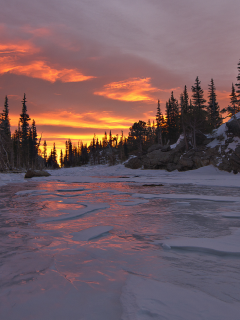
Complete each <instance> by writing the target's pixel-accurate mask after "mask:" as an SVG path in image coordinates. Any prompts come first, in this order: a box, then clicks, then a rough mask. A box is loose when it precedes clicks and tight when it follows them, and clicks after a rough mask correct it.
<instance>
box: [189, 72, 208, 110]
mask: <svg viewBox="0 0 240 320" xmlns="http://www.w3.org/2000/svg"><path fill="white" fill-rule="evenodd" d="M192 103H193V106H194V107H195V108H196V109H199V110H203V109H204V108H205V103H206V100H205V99H204V91H203V89H202V88H201V81H199V79H198V77H197V78H196V80H195V84H194V86H192Z"/></svg>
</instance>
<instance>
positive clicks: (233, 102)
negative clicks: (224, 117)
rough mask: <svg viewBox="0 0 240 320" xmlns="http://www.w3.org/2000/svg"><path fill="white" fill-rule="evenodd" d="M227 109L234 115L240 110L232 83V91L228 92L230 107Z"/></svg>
mask: <svg viewBox="0 0 240 320" xmlns="http://www.w3.org/2000/svg"><path fill="white" fill-rule="evenodd" d="M228 111H230V113H231V115H235V114H236V113H237V112H239V111H240V106H239V104H238V98H237V94H236V90H235V86H234V84H233V83H232V91H231V94H230V108H228Z"/></svg>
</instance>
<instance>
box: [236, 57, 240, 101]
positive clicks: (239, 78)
mask: <svg viewBox="0 0 240 320" xmlns="http://www.w3.org/2000/svg"><path fill="white" fill-rule="evenodd" d="M236 87H237V90H236V93H237V100H238V101H237V102H238V105H239V106H240V60H239V63H238V75H237V83H236Z"/></svg>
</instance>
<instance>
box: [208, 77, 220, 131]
mask: <svg viewBox="0 0 240 320" xmlns="http://www.w3.org/2000/svg"><path fill="white" fill-rule="evenodd" d="M208 87H209V89H208V98H209V100H208V106H207V111H208V123H209V126H210V129H216V128H217V127H218V126H219V125H220V124H221V123H222V118H221V116H220V113H219V112H220V109H219V105H218V102H217V95H216V87H215V85H214V81H213V79H211V83H210V84H209V85H208Z"/></svg>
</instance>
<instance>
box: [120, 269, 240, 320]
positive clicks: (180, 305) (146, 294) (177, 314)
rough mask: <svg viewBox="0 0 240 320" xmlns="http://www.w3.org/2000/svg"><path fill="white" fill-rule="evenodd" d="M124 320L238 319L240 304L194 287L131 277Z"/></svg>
mask: <svg viewBox="0 0 240 320" xmlns="http://www.w3.org/2000/svg"><path fill="white" fill-rule="evenodd" d="M121 300H122V304H123V316H122V320H148V319H149V320H150V319H165V320H175V319H176V320H226V319H231V320H238V319H239V312H240V308H239V304H234V303H226V302H223V301H221V300H218V299H216V298H214V297H212V296H210V295H208V294H205V293H203V292H201V291H199V290H196V289H194V288H191V289H190V288H184V287H180V286H177V285H174V284H171V283H165V282H160V281H156V280H153V279H148V278H147V277H146V278H143V277H139V276H135V275H130V276H129V277H128V280H127V282H126V285H125V286H124V288H123V293H122V297H121Z"/></svg>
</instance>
